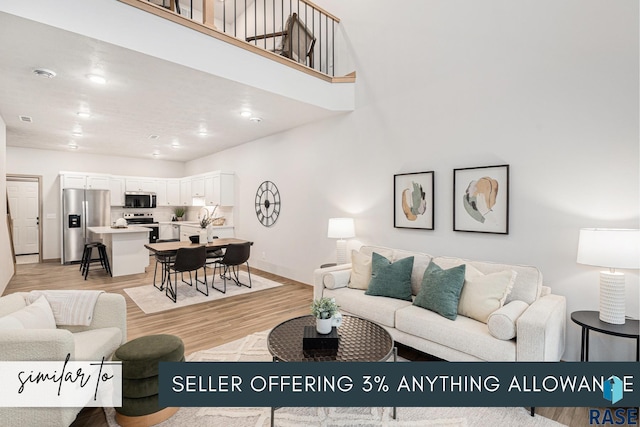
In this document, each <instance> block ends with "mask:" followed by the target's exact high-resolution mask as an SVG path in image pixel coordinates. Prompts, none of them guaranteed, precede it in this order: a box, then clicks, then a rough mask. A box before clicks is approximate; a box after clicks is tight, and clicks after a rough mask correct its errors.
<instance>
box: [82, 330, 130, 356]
mask: <svg viewBox="0 0 640 427" xmlns="http://www.w3.org/2000/svg"><path fill="white" fill-rule="evenodd" d="M73 341H74V343H75V360H102V358H103V357H104V358H105V360H109V359H110V358H111V355H112V354H113V352H114V351H116V349H117V348H118V347H119V346H120V343H121V342H122V331H121V330H120V328H101V329H93V330H90V331H84V332H76V333H74V334H73Z"/></svg>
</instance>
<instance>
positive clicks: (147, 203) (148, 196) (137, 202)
mask: <svg viewBox="0 0 640 427" xmlns="http://www.w3.org/2000/svg"><path fill="white" fill-rule="evenodd" d="M124 207H125V208H155V207H156V193H142V192H138V191H127V192H126V193H124Z"/></svg>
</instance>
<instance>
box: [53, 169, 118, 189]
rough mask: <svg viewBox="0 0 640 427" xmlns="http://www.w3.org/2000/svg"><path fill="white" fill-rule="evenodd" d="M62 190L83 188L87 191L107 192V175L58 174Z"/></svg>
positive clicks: (108, 187)
mask: <svg viewBox="0 0 640 427" xmlns="http://www.w3.org/2000/svg"><path fill="white" fill-rule="evenodd" d="M60 184H61V186H62V188H83V189H87V190H109V189H110V186H109V175H89V174H79V173H66V172H65V173H62V174H60Z"/></svg>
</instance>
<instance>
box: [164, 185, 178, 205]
mask: <svg viewBox="0 0 640 427" xmlns="http://www.w3.org/2000/svg"><path fill="white" fill-rule="evenodd" d="M166 183H167V205H166V206H179V205H181V203H180V180H179V179H168V180H167V181H166Z"/></svg>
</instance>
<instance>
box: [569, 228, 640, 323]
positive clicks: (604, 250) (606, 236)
mask: <svg viewBox="0 0 640 427" xmlns="http://www.w3.org/2000/svg"><path fill="white" fill-rule="evenodd" d="M578 263H580V264H586V265H595V266H598V267H606V268H609V271H601V272H600V320H602V321H603V322H607V323H612V324H614V325H622V324H624V322H625V299H626V298H625V290H624V273H620V272H616V271H615V269H616V268H627V269H638V268H640V230H626V229H610V228H583V229H581V230H580V240H579V242H578Z"/></svg>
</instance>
